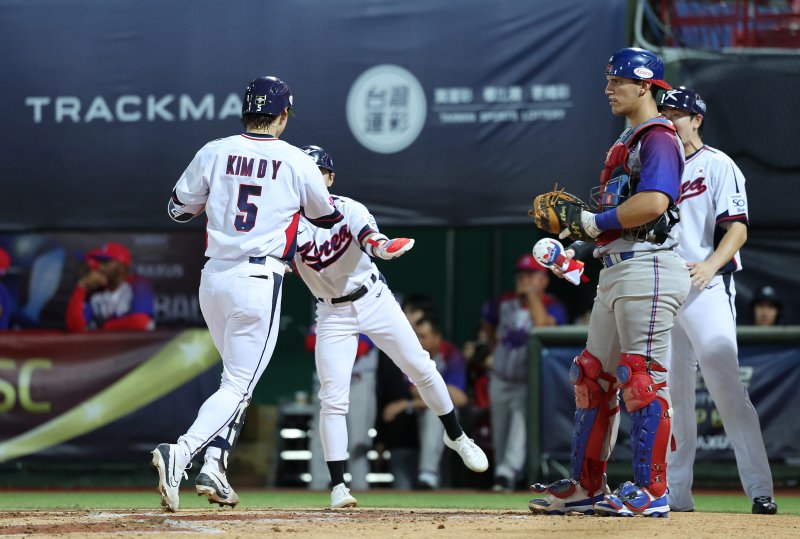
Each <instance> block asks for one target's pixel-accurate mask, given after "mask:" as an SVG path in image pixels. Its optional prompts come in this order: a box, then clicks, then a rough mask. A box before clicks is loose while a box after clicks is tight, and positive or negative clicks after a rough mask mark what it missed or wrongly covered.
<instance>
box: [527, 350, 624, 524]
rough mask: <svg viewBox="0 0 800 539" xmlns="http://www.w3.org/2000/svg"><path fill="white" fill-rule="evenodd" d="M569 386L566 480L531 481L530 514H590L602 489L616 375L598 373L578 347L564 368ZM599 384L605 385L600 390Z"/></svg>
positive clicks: (597, 366) (595, 364)
mask: <svg viewBox="0 0 800 539" xmlns="http://www.w3.org/2000/svg"><path fill="white" fill-rule="evenodd" d="M569 378H570V382H571V383H572V384H573V385H574V386H575V405H576V410H575V427H574V430H573V433H572V451H571V455H572V458H571V461H572V462H571V465H572V478H571V479H561V480H559V481H556V482H554V483H551V484H549V485H544V484H542V483H536V484H534V485H531V490H532V491H533V493H534V494H537V495H538V496H537V497H536V498H533V499H532V500H531V501H530V502H528V509H530V510H531V512H533V513H539V514H545V515H565V514H567V513H582V514H585V515H592V514H594V512H595V509H594V506H595V504H596V503H598V502H600V501H602V500H603V497H604V495H605V494H606V493H607V492H608V487H607V486H606V476H605V471H606V463H607V462H608V457H609V455H610V454H611V448H612V446H613V443H614V439H615V438H616V431H617V421H618V420H619V413H618V412H619V407H618V406H617V402H616V390H615V388H614V384H615V383H616V379H615V378H614V377H613V376H611V375H610V374H608V373H606V372H603V366H602V364H601V363H600V360H599V359H597V358H596V357H594V356H593V355H592V354H590V353H589V351H588V350H583V351H582V352H581V353H580V354H579V355H578V357H576V358H575V361H574V362H573V364H572V367H571V368H570V371H569ZM601 382H602V383H603V384H605V385H606V389H603V386H602V385H601Z"/></svg>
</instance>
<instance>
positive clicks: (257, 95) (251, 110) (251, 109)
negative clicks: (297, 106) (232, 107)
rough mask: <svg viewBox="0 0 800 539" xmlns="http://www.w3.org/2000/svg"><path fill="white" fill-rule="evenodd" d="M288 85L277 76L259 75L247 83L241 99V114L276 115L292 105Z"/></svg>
mask: <svg viewBox="0 0 800 539" xmlns="http://www.w3.org/2000/svg"><path fill="white" fill-rule="evenodd" d="M293 101H294V100H293V99H292V91H291V90H290V89H289V85H288V84H286V83H285V82H283V81H282V80H281V79H279V78H278V77H259V78H257V79H253V80H252V81H251V82H250V84H248V85H247V89H246V90H245V92H244V99H243V100H242V116H244V115H245V114H268V115H270V116H278V115H279V114H280V113H281V112H283V111H284V109H287V108H288V109H290V110H291V108H292V105H293Z"/></svg>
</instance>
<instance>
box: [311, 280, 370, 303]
mask: <svg viewBox="0 0 800 539" xmlns="http://www.w3.org/2000/svg"><path fill="white" fill-rule="evenodd" d="M369 278H370V280H371V281H372V282H373V283H374V282H375V281H377V280H378V278H377V277H376V276H375V274H374V273H373V274H372V275H370V276H369ZM381 280H383V279H381ZM368 291H369V288H367V285H364V284H362V285H361V286H359V287H358V288H357V289H356V290H355V291H353V292H350V293H349V294H347V295H346V296H342V297H340V298H332V299H331V303H333V304H334V305H337V304H339V303H347V302H348V301H356V300H359V299H361V298H363V297H364V296H366V295H367V292H368ZM317 299H319V298H317ZM320 301H323V300H321V299H320Z"/></svg>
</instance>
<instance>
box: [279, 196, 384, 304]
mask: <svg viewBox="0 0 800 539" xmlns="http://www.w3.org/2000/svg"><path fill="white" fill-rule="evenodd" d="M332 198H333V202H334V207H335V208H336V210H338V211H339V212H340V213H341V214H342V216H343V219H342V221H341V222H339V223H337V224H336V225H334V226H333V228H331V229H329V230H326V229H323V228H319V227H318V226H315V225H314V224H313V223H310V222H309V221H308V219H305V218H302V219H300V226H299V228H298V231H297V254H296V255H295V259H294V260H295V265H296V266H297V272H298V273H299V274H300V277H301V278H302V279H303V282H305V283H306V286H308V288H309V290H311V293H312V294H313V295H314V296H315V297H317V298H323V299H332V298H339V297H342V296H346V295H348V294H350V293H352V292H354V291H356V290H357V289H358V288H359V287H360V286H361V285H362V284H364V283H365V282H366V281H367V280H368V279H369V278H370V275H378V268H377V267H376V266H375V264H374V263H373V262H372V259H371V258H370V257H369V255H367V253H365V252H364V250H363V249H362V248H361V241H362V240H363V238H364V237H366V236H368V235H369V234H372V233H378V232H379V231H378V225H377V224H376V223H375V218H374V217H373V216H372V215H371V214H370V213H369V210H368V209H367V208H366V207H365V206H364V205H363V204H361V203H360V202H356V201H355V200H353V199H351V198H347V197H340V196H334V197H332Z"/></svg>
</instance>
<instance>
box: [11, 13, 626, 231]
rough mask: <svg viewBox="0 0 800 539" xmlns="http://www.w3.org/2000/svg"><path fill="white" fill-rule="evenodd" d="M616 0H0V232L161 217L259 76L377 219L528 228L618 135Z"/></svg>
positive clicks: (235, 129)
mask: <svg viewBox="0 0 800 539" xmlns="http://www.w3.org/2000/svg"><path fill="white" fill-rule="evenodd" d="M628 4H629V2H627V1H626V0H609V1H606V2H585V1H582V0H561V1H559V2H553V1H551V0H498V1H497V2H486V1H484V0H461V1H459V2H452V1H450V0H407V1H404V2H394V1H389V0H379V1H373V2H363V1H362V0H340V1H337V2H329V1H325V0H296V1H294V2H263V1H260V0H242V1H239V2H219V1H216V0H197V1H194V2H192V4H191V8H190V9H188V10H187V4H186V3H184V2H160V1H155V0H121V1H117V2H96V1H91V0H75V1H72V2H66V3H65V2H61V1H57V0H41V1H38V2H11V1H8V0H0V13H2V20H3V23H4V24H3V25H2V27H3V31H2V32H0V48H1V49H2V50H6V51H14V53H13V54H4V55H2V57H0V67H2V72H3V73H4V83H3V85H2V86H0V101H1V102H2V103H3V105H4V106H3V111H4V115H3V120H4V121H3V122H2V125H0V146H2V147H3V148H4V151H5V155H7V156H13V158H9V159H6V160H5V161H4V167H3V172H2V182H3V196H2V197H0V229H6V230H9V229H21V228H22V229H31V228H38V229H45V228H46V229H49V230H53V229H61V230H63V229H74V228H81V229H85V228H91V229H100V230H106V229H109V228H116V229H120V228H125V229H143V228H144V229H148V228H149V229H153V228H163V227H171V226H178V225H176V224H174V223H172V222H171V221H170V220H169V219H168V218H167V215H166V204H167V199H168V197H169V194H170V191H171V189H172V187H173V185H174V183H175V182H176V181H177V179H178V177H179V176H180V175H181V173H182V172H183V170H184V168H185V167H186V166H187V165H188V164H189V162H190V160H191V159H192V157H193V156H194V154H195V153H196V152H197V150H198V149H199V148H200V147H202V146H203V144H205V143H206V142H208V141H210V140H214V139H217V138H220V137H223V136H227V135H235V134H237V133H239V132H241V125H240V121H239V116H240V110H241V97H242V94H243V91H244V89H245V86H246V85H247V84H248V82H249V81H250V80H251V79H253V78H254V77H257V76H262V75H277V76H280V77H281V78H283V79H284V80H285V81H286V82H287V83H288V84H289V85H290V87H291V88H292V91H293V94H294V104H295V107H294V109H295V112H296V117H295V118H291V119H290V120H289V123H288V127H287V129H286V131H285V132H284V134H283V135H282V138H283V139H285V140H287V141H289V142H290V143H293V144H295V145H298V146H300V145H305V144H317V145H320V146H323V147H324V148H326V149H327V150H329V151H330V152H331V154H332V155H333V156H334V158H335V161H336V167H337V168H336V173H337V182H336V185H335V187H334V190H335V191H336V192H339V193H341V194H343V195H348V196H353V197H354V198H356V199H357V200H359V201H361V202H363V203H364V204H366V205H367V207H369V208H370V209H371V210H372V212H373V213H374V214H375V216H376V217H377V218H378V221H379V223H382V224H402V225H404V226H414V225H422V224H440V225H441V224H451V225H463V224H492V223H527V222H529V221H530V220H529V218H528V217H527V214H526V210H527V208H528V206H529V204H530V201H531V199H532V197H533V196H534V195H535V194H537V193H539V192H542V191H545V190H548V189H550V188H551V187H552V186H553V183H554V182H556V181H558V182H560V184H561V185H564V186H565V187H567V188H568V189H569V191H571V192H574V193H576V194H578V195H583V196H587V195H588V190H589V188H590V187H592V186H594V185H595V184H596V183H597V181H598V177H599V173H600V170H601V169H602V164H603V160H604V158H605V152H606V150H607V149H608V147H609V146H610V144H611V143H612V142H613V141H614V140H615V138H616V136H617V135H618V134H619V132H620V131H621V130H622V127H623V122H622V120H621V119H620V118H616V117H614V116H613V115H612V114H611V112H610V109H609V106H608V100H607V98H606V97H605V95H604V93H603V89H604V87H605V84H606V82H605V77H604V72H605V66H606V63H607V61H608V58H609V57H610V55H611V54H612V53H613V52H614V51H615V50H617V49H620V48H622V47H624V46H625V45H626V43H625V35H626V32H625V22H626V20H627V18H626V9H627V5H628ZM176 21H181V23H180V24H176ZM32 28H35V29H36V31H35V32H34V31H31V29H32ZM203 222H204V220H203V219H198V220H196V222H194V223H192V224H190V225H188V226H190V227H198V228H199V227H201V226H202V225H203Z"/></svg>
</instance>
